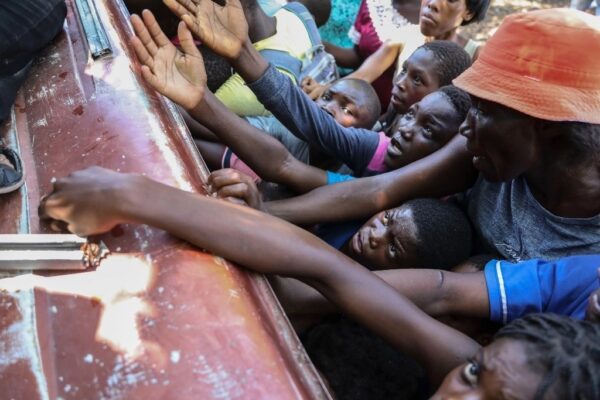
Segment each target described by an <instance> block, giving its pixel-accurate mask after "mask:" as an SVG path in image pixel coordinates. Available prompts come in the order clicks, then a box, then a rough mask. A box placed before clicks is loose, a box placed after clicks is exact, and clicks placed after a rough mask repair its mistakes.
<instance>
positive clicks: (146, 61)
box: [131, 36, 154, 68]
mask: <svg viewBox="0 0 600 400" xmlns="http://www.w3.org/2000/svg"><path fill="white" fill-rule="evenodd" d="M131 45H132V46H133V50H134V51H135V55H136V56H137V58H138V60H140V63H141V64H142V65H147V66H148V67H150V68H152V67H153V66H154V59H153V58H152V56H151V55H150V53H148V51H147V50H146V46H144V44H143V43H142V42H141V40H140V39H139V38H138V37H137V36H134V37H132V38H131Z"/></svg>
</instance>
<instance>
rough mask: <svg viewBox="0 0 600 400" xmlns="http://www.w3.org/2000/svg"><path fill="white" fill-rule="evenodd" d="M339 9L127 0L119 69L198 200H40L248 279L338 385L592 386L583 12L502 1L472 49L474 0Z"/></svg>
mask: <svg viewBox="0 0 600 400" xmlns="http://www.w3.org/2000/svg"><path fill="white" fill-rule="evenodd" d="M28 1H33V0H28ZM55 3H57V4H58V3H60V2H55ZM150 3H151V4H150ZM344 3H348V4H344V5H340V4H338V2H336V1H333V2H330V1H327V0H303V1H300V2H291V3H287V2H286V1H282V0H279V1H275V0H273V1H260V0H226V1H225V2H223V3H216V2H213V1H212V0H164V6H163V5H162V4H156V3H155V2H146V1H143V0H131V1H130V2H129V3H128V6H129V7H130V10H131V11H132V12H133V14H132V16H131V23H132V26H133V29H134V32H135V35H134V36H133V37H132V39H131V44H132V46H133V48H134V50H135V53H136V55H137V58H138V60H139V62H140V64H141V68H140V70H139V73H140V74H141V75H142V76H143V77H144V79H145V80H146V81H147V82H148V83H149V85H150V86H152V87H153V88H154V89H155V90H156V91H157V92H159V93H160V94H161V95H164V96H166V97H168V98H169V99H171V100H172V101H173V102H175V103H177V104H178V105H179V107H180V111H181V113H182V114H183V116H184V118H185V120H186V123H187V124H188V127H189V129H190V132H191V134H192V135H193V137H194V139H195V142H196V144H197V146H198V149H199V151H200V153H201V154H202V156H203V158H204V159H205V160H206V162H207V165H208V166H209V167H210V168H211V170H213V172H212V174H211V175H210V177H209V181H208V188H209V189H210V190H211V191H212V192H213V194H215V195H216V196H214V197H208V196H201V195H197V194H193V193H188V192H185V191H181V190H179V189H175V188H172V187H168V186H166V185H163V184H160V183H158V182H155V181H152V180H151V179H149V178H146V177H143V176H140V175H135V174H126V173H117V172H114V171H110V170H106V169H102V168H99V167H92V168H88V169H86V170H82V171H77V172H74V173H73V174H71V175H70V176H68V177H63V178H60V179H58V180H57V181H56V182H55V184H54V190H53V192H52V193H50V194H49V195H48V196H47V197H45V199H44V200H43V202H42V206H41V207H40V212H41V216H42V217H43V218H45V219H48V220H57V221H62V222H64V223H66V226H68V229H69V230H70V231H72V232H74V233H76V234H78V235H82V236H87V235H92V234H98V233H103V232H106V231H108V230H110V229H112V228H113V227H114V226H116V225H117V224H120V223H139V224H149V225H152V226H155V227H157V228H160V229H164V230H166V231H168V232H170V233H172V234H173V235H176V236H178V237H180V238H182V239H185V240H187V241H189V242H190V243H193V244H195V245H197V246H199V247H200V248H202V249H207V250H209V251H211V252H212V253H215V254H218V255H220V256H223V257H225V258H227V259H229V260H232V261H234V262H236V263H238V264H239V265H241V266H243V267H246V268H249V269H251V270H254V271H257V272H261V273H265V274H268V275H269V276H270V281H271V283H272V286H273V288H274V290H275V292H276V293H277V295H278V297H279V299H280V301H281V302H282V305H283V306H284V308H285V310H286V312H287V313H288V316H289V317H290V319H291V321H292V322H293V324H294V326H295V328H296V329H297V330H298V332H299V333H300V334H301V335H302V337H303V338H304V341H305V344H306V346H307V350H308V351H309V354H310V355H311V357H312V358H313V361H315V364H316V366H317V368H319V369H320V371H321V372H322V375H323V377H324V380H325V381H326V382H327V383H328V384H329V385H330V387H331V389H332V391H333V393H334V394H335V395H336V396H337V397H338V398H352V399H359V398H365V399H367V398H368V399H375V398H390V397H401V398H424V397H429V396H432V398H435V399H443V398H450V397H452V398H454V397H456V398H467V397H469V398H471V397H472V398H482V399H496V398H507V399H508V398H511V399H512V398H515V399H555V398H556V399H598V398H600V374H599V373H598V371H599V370H600V56H599V54H600V19H598V18H597V17H595V16H593V15H591V14H588V13H584V12H582V11H576V10H571V9H566V8H565V9H547V10H540V11H530V12H522V13H516V14H513V15H509V16H507V17H506V18H505V19H504V21H503V22H502V24H501V25H500V26H499V28H498V30H497V31H496V32H495V33H494V35H493V36H492V37H491V38H490V39H489V40H488V41H487V42H486V43H479V42H475V41H473V40H472V39H470V38H467V37H464V36H462V35H461V34H460V26H463V25H466V24H469V23H474V22H478V21H481V20H483V19H484V18H485V15H486V12H487V9H488V7H489V0H422V1H420V2H418V1H414V0H401V1H397V0H391V1H390V0H388V1H385V0H362V1H360V2H344ZM352 3H357V4H355V5H354V9H353V10H355V11H353V12H356V15H355V20H354V22H353V23H352V21H351V20H349V18H348V15H347V13H348V8H349V7H350V6H351V5H352ZM146 6H147V7H146ZM1 7H2V6H0V9H1ZM146 8H150V9H151V11H150V10H148V9H146ZM48 10H51V11H52V12H53V13H54V14H49V15H57V13H60V12H61V10H62V9H61V8H60V7H59V6H56V8H52V7H50V8H48ZM57 10H58V11H57ZM63 18H64V15H63ZM329 19H332V21H334V22H336V23H342V24H343V23H345V24H346V27H345V28H344V29H348V31H349V38H350V39H351V42H350V43H352V45H351V46H350V47H348V41H346V42H344V39H343V38H340V37H339V32H340V31H343V30H344V29H341V30H340V29H339V28H336V29H337V31H336V29H330V30H329V31H328V36H327V40H322V39H321V38H320V37H319V33H318V32H319V31H318V27H320V26H322V25H324V24H325V25H324V26H325V27H327V21H328V20H329ZM15 29H16V28H15ZM1 31H2V28H1V27H0V32H1ZM335 32H337V37H336V33H335ZM0 44H2V42H0ZM1 51H2V49H0V54H2V52H1ZM36 51H39V49H33V50H31V51H30V52H29V53H28V54H29V56H28V57H29V58H27V59H22V60H21V59H15V61H14V62H13V63H12V64H11V63H5V64H0V68H2V69H0V73H3V72H4V71H7V73H6V74H5V75H3V76H6V77H7V78H5V77H3V78H0V89H2V88H4V87H5V86H3V85H11V87H12V88H17V87H18V84H19V82H21V81H22V80H23V79H24V78H23V76H25V75H26V69H27V68H28V65H29V64H30V62H31V57H33V56H35V53H36ZM207 55H209V56H207ZM203 56H204V57H203ZM208 57H210V58H211V60H216V61H215V62H212V61H211V62H206V63H205V61H204V60H205V58H206V59H207V61H208ZM331 60H334V61H335V64H336V65H337V66H338V67H339V71H340V72H337V71H336V76H337V74H338V73H339V74H341V75H342V77H341V78H339V79H337V80H334V81H332V80H331V79H320V78H321V77H323V76H325V74H323V73H322V72H323V71H324V69H326V68H329V67H331V64H332V61H331ZM224 65H225V67H223V66H224ZM231 68H232V69H233V71H231ZM224 70H226V71H228V76H223V74H224ZM327 76H328V77H330V76H331V75H330V74H329V75H327ZM217 79H218V80H219V82H217ZM2 90H4V89H2ZM15 90H16V89H13V92H14V91H15ZM2 96H3V97H4V93H3V94H2ZM7 101H8V102H10V101H12V100H7ZM0 105H2V107H3V109H4V108H6V107H4V99H3V101H2V102H0ZM3 109H0V111H2V113H0V117H2V115H4V114H6V113H5V112H4V110H3ZM3 148H4V149H5V150H6V147H3ZM7 154H9V153H7ZM11 156H12V157H13V158H12V160H14V157H15V156H14V155H12V153H11ZM0 157H2V156H0ZM16 164H17V162H15V161H13V162H11V159H9V158H6V157H5V158H4V161H3V158H0V167H2V168H3V169H1V170H0V171H4V172H3V173H4V175H5V178H3V179H5V180H10V179H13V181H14V179H15V178H14V177H13V178H10V176H8V175H7V174H12V173H17V172H18V171H16V170H17V169H18V168H15V166H16ZM0 183H1V182H0ZM15 187H18V184H15V183H14V182H13V184H11V188H13V189H14V188H15ZM100 194H101V195H100ZM215 197H216V198H215ZM150 198H151V199H152V201H148V199H150ZM224 238H229V240H234V241H235V242H236V243H237V245H236V246H230V243H229V240H225V239H224ZM340 314H344V315H345V316H346V317H347V318H350V319H352V320H353V321H355V323H358V324H359V325H360V327H359V326H358V325H356V324H355V323H350V322H349V321H348V320H346V319H340V317H339V315H340ZM332 326H333V329H329V328H330V327H332ZM324 332H325V333H324ZM323 338H325V339H323ZM381 339H383V340H381ZM323 340H329V341H333V342H334V343H337V344H339V343H342V344H341V346H337V347H336V346H332V345H327V346H325V345H323ZM358 343H360V346H373V351H361V352H356V351H354V350H353V349H352V346H357V345H359V344H358ZM328 348H329V349H328ZM331 348H335V351H334V352H335V353H336V354H335V356H336V357H337V358H334V357H333V355H332V356H331V357H327V354H326V353H327V351H328V350H330V351H331ZM315 349H316V350H315ZM345 352H347V353H353V354H358V356H360V357H363V358H362V359H358V360H350V358H351V357H355V358H356V357H358V356H349V355H347V354H345V355H344V356H342V357H341V358H340V357H339V353H345ZM390 355H393V356H394V357H395V358H393V362H392V361H390V360H391V358H390V357H391V356H390ZM344 357H345V358H344ZM378 357H379V358H378ZM332 360H333V361H332ZM373 360H375V362H373ZM377 360H382V361H381V362H380V363H378V362H377ZM334 361H335V362H334ZM392 363H393V364H395V365H401V367H400V370H399V372H397V375H394V374H393V373H392V374H390V373H388V372H389V371H385V369H386V365H388V364H392ZM382 364H385V365H382ZM399 375H401V376H399ZM369 376H374V377H373V379H367V377H369ZM361 382H366V383H365V386H364V387H360V383H361ZM399 382H401V384H395V383H399Z"/></svg>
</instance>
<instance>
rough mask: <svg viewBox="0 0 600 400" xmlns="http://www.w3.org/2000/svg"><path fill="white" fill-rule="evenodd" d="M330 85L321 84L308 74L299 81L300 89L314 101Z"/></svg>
mask: <svg viewBox="0 0 600 400" xmlns="http://www.w3.org/2000/svg"><path fill="white" fill-rule="evenodd" d="M330 86H331V85H321V84H320V83H318V82H317V81H315V80H314V79H313V78H311V77H310V76H307V77H306V78H304V79H302V82H300V87H301V88H302V91H303V92H304V93H306V94H307V95H308V97H310V99H311V100H315V101H316V100H317V99H318V98H319V97H321V96H322V95H323V93H325V91H326V90H327V89H329V87H330Z"/></svg>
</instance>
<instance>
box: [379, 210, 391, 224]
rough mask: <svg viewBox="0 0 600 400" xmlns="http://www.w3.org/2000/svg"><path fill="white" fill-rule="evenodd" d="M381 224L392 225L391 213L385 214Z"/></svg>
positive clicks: (386, 212)
mask: <svg viewBox="0 0 600 400" xmlns="http://www.w3.org/2000/svg"><path fill="white" fill-rule="evenodd" d="M381 223H382V224H383V225H384V226H388V224H389V223H390V212H389V211H384V212H383V216H382V217H381Z"/></svg>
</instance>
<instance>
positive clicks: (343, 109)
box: [342, 107, 354, 115]
mask: <svg viewBox="0 0 600 400" xmlns="http://www.w3.org/2000/svg"><path fill="white" fill-rule="evenodd" d="M342 112H343V113H344V114H346V115H354V114H352V110H350V109H349V108H348V107H342Z"/></svg>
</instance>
